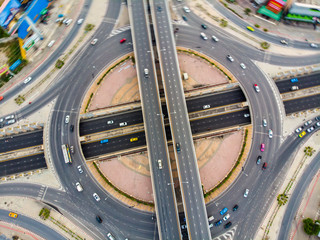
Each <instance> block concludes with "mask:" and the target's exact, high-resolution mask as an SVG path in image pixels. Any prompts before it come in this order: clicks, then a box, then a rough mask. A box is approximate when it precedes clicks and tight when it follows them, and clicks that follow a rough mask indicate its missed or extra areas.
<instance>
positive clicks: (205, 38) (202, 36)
mask: <svg viewBox="0 0 320 240" xmlns="http://www.w3.org/2000/svg"><path fill="white" fill-rule="evenodd" d="M200 37H201V38H202V39H203V40H208V37H207V35H206V34H205V33H203V32H202V33H200Z"/></svg>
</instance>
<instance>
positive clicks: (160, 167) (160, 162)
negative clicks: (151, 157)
mask: <svg viewBox="0 0 320 240" xmlns="http://www.w3.org/2000/svg"><path fill="white" fill-rule="evenodd" d="M158 167H159V169H162V161H161V159H159V160H158Z"/></svg>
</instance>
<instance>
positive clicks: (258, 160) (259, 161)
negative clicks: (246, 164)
mask: <svg viewBox="0 0 320 240" xmlns="http://www.w3.org/2000/svg"><path fill="white" fill-rule="evenodd" d="M261 159H262V157H261V156H258V157H257V164H258V165H259V164H260V163H261Z"/></svg>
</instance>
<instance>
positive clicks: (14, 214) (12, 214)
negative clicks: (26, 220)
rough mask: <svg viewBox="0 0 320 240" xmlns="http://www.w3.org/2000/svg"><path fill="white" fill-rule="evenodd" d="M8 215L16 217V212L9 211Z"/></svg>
mask: <svg viewBox="0 0 320 240" xmlns="http://www.w3.org/2000/svg"><path fill="white" fill-rule="evenodd" d="M9 217H12V218H17V217H18V214H17V213H14V212H10V213H9Z"/></svg>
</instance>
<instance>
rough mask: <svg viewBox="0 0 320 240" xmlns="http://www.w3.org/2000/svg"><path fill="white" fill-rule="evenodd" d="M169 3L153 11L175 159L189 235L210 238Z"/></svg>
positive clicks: (157, 3) (154, 4)
mask: <svg viewBox="0 0 320 240" xmlns="http://www.w3.org/2000/svg"><path fill="white" fill-rule="evenodd" d="M167 4H168V3H167V1H164V0H163V1H160V0H158V1H151V7H152V10H151V13H152V21H153V26H154V33H155V39H156V43H157V51H158V54H159V64H160V70H161V76H162V83H163V86H164V90H165V96H166V103H167V108H168V115H169V121H170V127H171V134H172V137H173V138H172V139H173V143H174V146H175V159H176V164H177V170H178V177H179V184H180V189H181V196H182V201H183V208H184V214H185V216H186V222H187V229H188V235H189V238H190V239H209V238H210V232H209V224H208V219H207V211H206V208H205V203H204V197H203V192H202V188H201V181H200V175H199V169H198V165H197V159H196V155H195V149H194V145H193V140H192V133H191V127H190V124H189V118H188V112H187V106H186V102H185V96H184V92H183V86H182V81H181V76H180V69H179V63H178V56H177V52H176V45H175V39H174V36H173V29H172V25H171V16H170V12H169V7H168V5H167ZM178 145H179V146H178ZM180 149H181V150H180Z"/></svg>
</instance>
